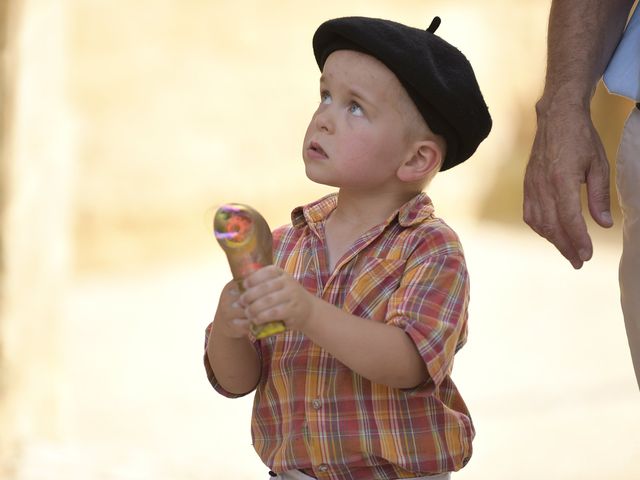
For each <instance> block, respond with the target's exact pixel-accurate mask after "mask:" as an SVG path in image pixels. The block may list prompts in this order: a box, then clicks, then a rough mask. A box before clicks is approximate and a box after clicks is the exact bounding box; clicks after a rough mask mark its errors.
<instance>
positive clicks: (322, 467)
mask: <svg viewBox="0 0 640 480" xmlns="http://www.w3.org/2000/svg"><path fill="white" fill-rule="evenodd" d="M318 470H320V471H321V472H328V471H329V465H327V464H326V463H321V464H320V465H318Z"/></svg>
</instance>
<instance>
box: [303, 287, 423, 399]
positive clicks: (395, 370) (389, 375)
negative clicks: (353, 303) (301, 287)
mask: <svg viewBox="0 0 640 480" xmlns="http://www.w3.org/2000/svg"><path fill="white" fill-rule="evenodd" d="M313 312H314V313H313V315H312V317H311V318H310V319H309V321H308V322H307V324H306V326H305V328H304V330H303V333H304V334H305V335H306V336H307V337H308V338H309V339H310V340H312V341H313V342H314V343H316V344H317V345H319V346H321V347H322V348H324V349H325V350H326V351H328V352H329V353H331V354H332V355H333V356H334V357H335V358H336V359H338V360H339V361H340V362H342V363H343V364H344V365H346V366H347V367H349V368H350V369H351V370H353V371H354V372H356V373H357V374H359V375H361V376H363V377H365V378H367V379H369V380H371V381H372V382H375V383H380V384H384V385H387V386H390V387H393V388H412V387H415V386H416V385H419V384H421V383H423V382H424V381H426V380H427V379H428V374H427V369H426V366H425V365H424V362H423V360H422V358H421V357H420V354H419V353H418V350H417V349H416V347H415V345H414V343H413V341H412V340H411V339H410V338H409V336H408V335H407V334H406V333H405V332H404V331H403V330H401V329H400V328H398V327H395V326H392V325H386V324H383V323H379V322H375V321H372V320H367V319H364V318H360V317H356V316H354V315H351V314H349V313H347V312H345V311H343V310H341V309H339V308H337V307H335V306H334V305H331V304H330V303H327V302H325V301H323V300H321V299H319V298H316V305H314V309H313Z"/></svg>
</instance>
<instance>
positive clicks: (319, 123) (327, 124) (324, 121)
mask: <svg viewBox="0 0 640 480" xmlns="http://www.w3.org/2000/svg"><path fill="white" fill-rule="evenodd" d="M314 122H315V125H316V128H317V129H318V130H320V131H322V132H327V133H329V132H332V131H333V128H334V119H333V117H332V114H331V110H330V108H329V106H327V105H325V106H324V107H321V108H319V109H318V111H317V112H316V115H315V119H314Z"/></svg>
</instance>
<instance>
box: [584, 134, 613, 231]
mask: <svg viewBox="0 0 640 480" xmlns="http://www.w3.org/2000/svg"><path fill="white" fill-rule="evenodd" d="M597 145H598V147H599V148H598V155H597V156H596V157H595V158H594V161H593V162H592V163H591V168H589V172H588V173H587V203H588V204H589V212H590V213H591V216H592V217H593V219H594V220H595V221H596V222H597V223H598V225H600V226H601V227H605V228H609V227H611V226H612V225H613V219H612V218H611V199H610V198H611V197H610V189H609V162H608V161H607V156H606V153H605V151H604V148H603V147H602V143H600V142H597Z"/></svg>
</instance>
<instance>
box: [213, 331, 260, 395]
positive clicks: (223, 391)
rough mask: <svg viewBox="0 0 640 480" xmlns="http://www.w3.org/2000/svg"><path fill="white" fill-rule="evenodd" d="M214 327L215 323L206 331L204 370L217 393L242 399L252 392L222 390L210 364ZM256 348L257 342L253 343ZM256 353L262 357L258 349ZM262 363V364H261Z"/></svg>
mask: <svg viewBox="0 0 640 480" xmlns="http://www.w3.org/2000/svg"><path fill="white" fill-rule="evenodd" d="M212 325H213V322H212V323H210V324H209V325H207V328H206V329H205V331H204V369H205V371H206V372H207V379H208V380H209V383H210V384H211V386H212V387H213V388H214V389H215V390H216V392H218V393H219V394H221V395H224V396H225V397H228V398H240V397H244V396H245V395H248V394H249V393H251V392H247V393H240V394H238V393H231V392H229V391H228V390H225V389H224V388H222V385H220V383H218V380H217V379H216V376H215V374H214V373H213V368H211V364H210V363H209V357H208V355H207V345H208V344H209V337H210V336H211V326H212ZM253 345H254V347H255V346H256V345H255V342H254V343H253ZM256 351H257V352H258V355H259V356H260V355H261V354H260V349H259V348H256ZM260 363H262V362H260Z"/></svg>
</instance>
